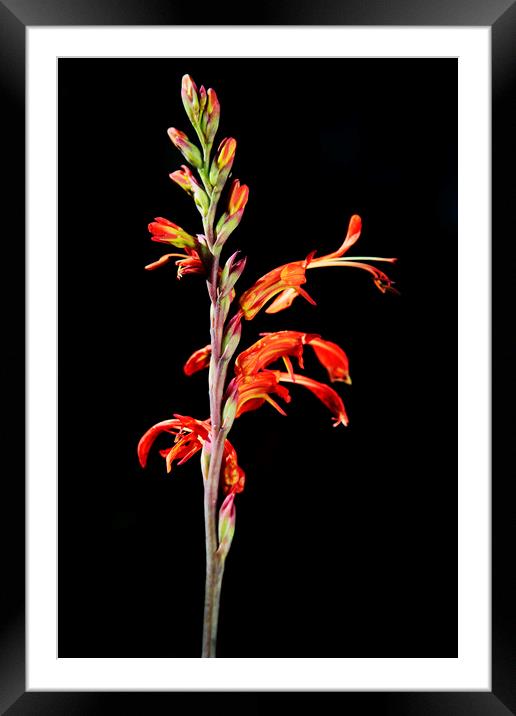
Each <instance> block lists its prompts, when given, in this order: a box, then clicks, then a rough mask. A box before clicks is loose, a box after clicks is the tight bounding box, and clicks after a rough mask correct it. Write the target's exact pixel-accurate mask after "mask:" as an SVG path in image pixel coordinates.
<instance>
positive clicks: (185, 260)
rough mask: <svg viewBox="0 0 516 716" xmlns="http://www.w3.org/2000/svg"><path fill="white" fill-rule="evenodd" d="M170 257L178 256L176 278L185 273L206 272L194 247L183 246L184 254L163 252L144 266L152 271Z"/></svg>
mask: <svg viewBox="0 0 516 716" xmlns="http://www.w3.org/2000/svg"><path fill="white" fill-rule="evenodd" d="M172 258H179V261H176V266H177V278H179V279H180V278H182V277H183V276H185V275H186V274H187V273H202V274H204V273H206V271H205V269H204V266H203V264H202V261H201V259H200V258H199V254H198V253H197V251H195V249H189V248H185V253H184V254H164V255H163V256H162V257H161V258H159V259H158V260H157V261H153V262H152V263H150V264H147V266H145V268H146V269H147V271H153V270H154V269H156V268H159V267H160V266H164V265H165V264H166V263H168V262H169V261H170V259H172Z"/></svg>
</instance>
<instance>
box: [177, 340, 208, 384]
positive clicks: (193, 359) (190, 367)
mask: <svg viewBox="0 0 516 716" xmlns="http://www.w3.org/2000/svg"><path fill="white" fill-rule="evenodd" d="M210 357H211V344H209V343H208V345H207V346H204V347H203V348H199V349H198V350H196V351H194V352H193V353H192V355H191V356H190V358H188V360H187V361H186V363H185V364H184V366H183V371H184V373H185V375H188V376H190V375H193V374H194V373H197V372H198V371H200V370H203V369H204V368H207V367H208V366H209V365H210Z"/></svg>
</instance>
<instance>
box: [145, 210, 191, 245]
mask: <svg viewBox="0 0 516 716" xmlns="http://www.w3.org/2000/svg"><path fill="white" fill-rule="evenodd" d="M149 231H150V232H151V234H152V236H151V239H152V241H159V242H160V243H162V244H172V245H173V246H176V247H177V248H178V249H184V248H186V247H188V248H191V249H193V248H194V247H195V246H196V244H197V240H196V238H195V236H192V235H191V234H189V233H187V232H186V231H185V230H184V229H182V228H181V227H180V226H178V225H177V224H174V223H173V222H172V221H169V220H168V219H164V218H163V217H162V216H158V217H156V219H154V221H152V222H151V223H150V224H149Z"/></svg>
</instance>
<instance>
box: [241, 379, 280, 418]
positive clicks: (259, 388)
mask: <svg viewBox="0 0 516 716" xmlns="http://www.w3.org/2000/svg"><path fill="white" fill-rule="evenodd" d="M235 391H236V393H237V409H236V417H237V418H238V417H239V416H240V415H243V413H247V412H248V411H250V410H256V409H257V408H260V407H261V406H262V405H263V404H264V403H265V402H267V403H270V405H272V407H273V408H275V409H276V410H277V411H278V412H279V413H281V414H282V415H286V413H285V411H284V410H283V408H281V407H280V406H279V405H278V404H277V403H276V401H275V400H274V399H273V398H271V396H270V393H275V394H276V395H277V396H279V397H280V398H282V400H284V401H285V402H286V403H289V402H290V394H289V392H288V390H287V389H286V388H284V387H283V386H282V385H280V384H279V380H278V378H277V376H276V375H275V374H274V372H273V371H270V370H266V371H261V372H260V373H257V374H256V375H241V376H238V377H236V378H233V380H232V381H231V382H230V384H229V386H228V390H227V392H228V394H232V393H234V392H235Z"/></svg>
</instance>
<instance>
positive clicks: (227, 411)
mask: <svg viewBox="0 0 516 716" xmlns="http://www.w3.org/2000/svg"><path fill="white" fill-rule="evenodd" d="M237 408H238V387H237V385H236V383H235V385H234V387H233V389H232V390H231V391H230V392H229V395H228V397H227V398H226V401H225V403H224V409H223V411H222V427H223V428H224V430H225V431H226V433H228V432H229V431H230V430H231V426H232V425H233V422H234V420H235V417H236V412H237Z"/></svg>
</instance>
